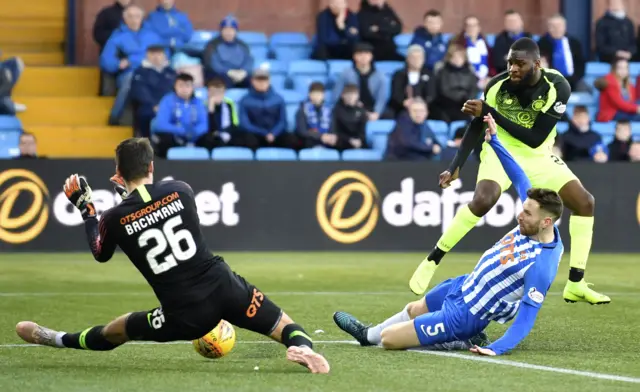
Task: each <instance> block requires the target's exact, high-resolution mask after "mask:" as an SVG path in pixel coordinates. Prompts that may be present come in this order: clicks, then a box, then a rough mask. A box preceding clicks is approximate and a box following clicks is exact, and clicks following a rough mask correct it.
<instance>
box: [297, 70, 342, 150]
mask: <svg viewBox="0 0 640 392" xmlns="http://www.w3.org/2000/svg"><path fill="white" fill-rule="evenodd" d="M330 131H331V108H330V107H329V106H328V105H327V104H326V103H325V101H324V84H322V83H320V82H313V83H311V86H309V96H308V97H307V99H305V100H304V101H303V102H301V103H300V107H299V108H298V112H297V113H296V133H297V134H298V136H299V137H300V138H301V139H302V140H303V141H304V145H305V146H306V147H315V146H318V145H323V146H326V147H336V142H337V137H336V135H335V134H333V133H330Z"/></svg>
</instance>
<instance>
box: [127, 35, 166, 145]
mask: <svg viewBox="0 0 640 392" xmlns="http://www.w3.org/2000/svg"><path fill="white" fill-rule="evenodd" d="M175 79H176V72H175V71H174V70H173V68H171V67H170V66H169V61H168V60H167V56H166V54H165V52H164V47H163V46H160V45H151V46H149V47H148V48H147V58H146V59H145V60H143V61H142V65H141V66H140V67H139V68H138V69H136V70H135V71H134V74H133V81H132V82H131V101H132V102H133V104H134V107H135V109H136V113H135V122H134V129H135V130H136V131H137V133H138V134H139V136H141V137H149V134H150V131H151V120H153V117H155V115H156V112H157V110H158V105H159V104H160V101H161V100H162V97H164V96H165V95H167V94H169V93H170V92H171V91H173V85H174V83H175Z"/></svg>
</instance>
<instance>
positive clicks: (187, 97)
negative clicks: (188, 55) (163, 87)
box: [151, 74, 214, 158]
mask: <svg viewBox="0 0 640 392" xmlns="http://www.w3.org/2000/svg"><path fill="white" fill-rule="evenodd" d="M208 129H209V124H208V123H207V110H206V108H205V107H204V104H203V102H202V101H201V100H200V99H199V98H197V97H196V96H195V94H194V87H193V77H192V76H191V75H188V74H179V75H178V76H177V78H176V83H175V89H174V91H173V92H171V93H169V94H167V95H165V96H164V97H163V98H162V100H161V101H160V105H159V106H158V114H157V115H156V118H155V126H154V129H153V130H152V133H151V143H152V145H153V147H154V150H155V154H156V155H157V156H159V157H161V158H166V156H167V151H168V150H169V148H171V147H178V146H185V145H189V144H195V145H196V146H200V147H205V148H209V149H211V148H213V147H214V143H212V141H211V136H210V135H209V134H208Z"/></svg>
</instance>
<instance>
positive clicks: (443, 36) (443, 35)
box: [442, 33, 453, 43]
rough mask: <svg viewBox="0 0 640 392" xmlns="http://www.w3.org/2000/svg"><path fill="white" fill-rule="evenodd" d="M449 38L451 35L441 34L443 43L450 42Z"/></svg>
mask: <svg viewBox="0 0 640 392" xmlns="http://www.w3.org/2000/svg"><path fill="white" fill-rule="evenodd" d="M451 38H453V34H452V33H442V39H443V40H444V42H445V43H448V42H449V41H451Z"/></svg>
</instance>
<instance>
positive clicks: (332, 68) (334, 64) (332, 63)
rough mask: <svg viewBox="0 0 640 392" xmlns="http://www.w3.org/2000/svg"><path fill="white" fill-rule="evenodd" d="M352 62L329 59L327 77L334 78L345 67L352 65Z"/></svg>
mask: <svg viewBox="0 0 640 392" xmlns="http://www.w3.org/2000/svg"><path fill="white" fill-rule="evenodd" d="M352 64H353V63H352V62H351V61H349V60H329V61H327V65H328V67H329V79H330V80H334V79H335V77H336V76H337V75H340V74H341V73H342V71H344V69H345V68H349V67H352Z"/></svg>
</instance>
